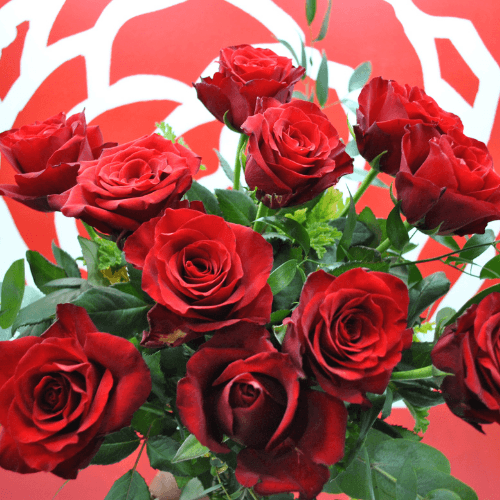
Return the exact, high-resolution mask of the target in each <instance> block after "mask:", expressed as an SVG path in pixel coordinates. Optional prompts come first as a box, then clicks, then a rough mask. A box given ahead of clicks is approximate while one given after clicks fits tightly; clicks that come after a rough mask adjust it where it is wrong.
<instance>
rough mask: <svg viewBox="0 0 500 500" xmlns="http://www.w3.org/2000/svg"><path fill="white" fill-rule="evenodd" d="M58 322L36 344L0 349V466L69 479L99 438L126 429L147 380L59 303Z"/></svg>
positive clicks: (83, 317) (128, 351) (132, 352)
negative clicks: (50, 473) (0, 426)
mask: <svg viewBox="0 0 500 500" xmlns="http://www.w3.org/2000/svg"><path fill="white" fill-rule="evenodd" d="M57 317H58V320H57V321H56V322H55V323H54V324H53V325H52V326H51V327H50V328H49V329H48V330H47V331H46V332H45V333H43V334H42V336H41V337H24V338H19V339H17V340H12V341H4V342H0V364H1V366H2V370H1V371H0V424H1V425H2V431H1V433H0V467H3V468H4V469H7V470H11V471H14V472H20V473H22V474H26V473H30V472H38V471H47V472H52V473H54V474H56V475H58V476H60V477H63V478H65V479H75V478H76V476H77V474H78V469H82V468H84V467H87V465H89V463H90V461H91V460H92V458H93V456H94V455H95V454H96V453H97V451H98V449H99V446H100V445H101V443H102V441H103V439H104V436H105V435H106V434H110V433H112V432H116V431H118V430H119V429H121V428H122V427H126V426H128V425H130V421H131V419H132V415H133V413H134V412H135V411H136V410H138V409H139V407H140V406H141V405H142V404H143V403H144V402H145V401H146V398H147V397H148V396H149V393H150V391H151V376H150V373H149V369H148V367H147V366H146V363H144V361H143V359H142V358H141V355H140V354H139V351H138V350H137V349H136V348H135V347H134V346H133V345H132V344H131V343H130V342H128V341H127V340H125V339H122V338H119V337H115V336H114V335H110V334H109V333H101V332H98V331H97V330H96V327H95V326H94V324H93V323H92V321H91V320H90V318H89V316H88V314H87V312H86V311H85V309H83V308H81V307H77V306H74V305H72V304H61V305H59V306H57Z"/></svg>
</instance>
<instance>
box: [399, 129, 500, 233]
mask: <svg viewBox="0 0 500 500" xmlns="http://www.w3.org/2000/svg"><path fill="white" fill-rule="evenodd" d="M396 190H397V193H398V199H399V200H401V202H402V204H401V210H402V212H403V213H404V215H405V216H406V218H407V219H408V222H410V223H411V224H413V225H416V226H417V227H419V228H420V229H435V228H437V227H438V226H439V225H440V224H441V227H440V230H439V232H438V234H450V233H453V234H457V235H460V236H463V235H465V234H472V233H484V230H485V228H486V224H487V223H488V222H490V221H492V220H497V219H500V175H498V174H497V173H496V172H495V170H494V169H493V160H492V158H491V155H490V154H489V152H488V149H487V148H486V146H485V144H484V143H482V142H480V141H476V140H475V139H471V138H469V137H466V136H465V135H463V134H462V132H460V131H459V130H457V129H454V130H450V131H449V132H448V134H443V135H442V134H439V133H438V132H437V131H436V129H435V128H434V127H433V126H431V125H424V124H418V125H414V126H412V127H409V128H408V129H407V130H406V133H405V135H404V137H403V141H402V158H401V170H400V171H399V172H398V174H397V175H396Z"/></svg>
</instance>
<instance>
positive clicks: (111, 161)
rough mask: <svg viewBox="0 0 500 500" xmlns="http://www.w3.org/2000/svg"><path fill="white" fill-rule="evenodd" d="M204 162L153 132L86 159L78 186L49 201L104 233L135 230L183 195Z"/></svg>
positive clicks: (68, 214) (79, 174)
mask: <svg viewBox="0 0 500 500" xmlns="http://www.w3.org/2000/svg"><path fill="white" fill-rule="evenodd" d="M200 163H201V158H200V157H199V156H197V155H196V154H195V153H193V152H192V151H191V150H189V149H187V148H185V147H184V146H181V145H180V144H177V143H175V144H174V143H172V142H171V141H169V140H167V139H164V138H163V137H161V136H159V135H158V134H151V135H149V136H144V137H141V138H140V139H136V140H135V141H131V142H127V143H126V144H122V145H120V146H116V147H114V148H109V149H106V150H105V151H104V152H103V154H102V156H101V157H100V158H99V159H98V160H96V161H92V162H84V163H82V164H81V166H80V171H79V173H78V177H77V185H76V186H75V187H74V188H73V189H71V191H69V192H68V193H65V194H64V195H61V196H58V197H51V198H50V201H51V203H53V204H56V205H57V206H58V207H61V208H60V210H61V212H62V213H63V214H64V215H65V216H66V217H75V218H77V219H82V220H83V221H84V222H86V223H87V224H90V225H91V226H94V227H95V228H97V229H98V230H99V231H101V232H103V233H108V234H111V233H120V232H121V231H123V230H126V231H135V230H136V229H137V228H138V227H139V226H140V225H141V223H143V222H146V221H148V220H150V219H152V218H153V217H156V216H157V215H158V214H159V213H160V212H161V211H162V210H163V209H164V208H166V207H170V206H173V205H175V204H176V203H177V202H178V201H179V200H180V199H181V198H182V196H183V195H184V193H185V192H186V191H187V190H188V189H189V188H190V187H191V183H192V178H193V175H195V174H196V173H197V172H198V170H199V168H200Z"/></svg>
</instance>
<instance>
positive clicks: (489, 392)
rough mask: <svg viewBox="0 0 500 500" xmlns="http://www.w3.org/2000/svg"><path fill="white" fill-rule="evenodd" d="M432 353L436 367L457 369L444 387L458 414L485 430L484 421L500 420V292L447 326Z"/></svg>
mask: <svg viewBox="0 0 500 500" xmlns="http://www.w3.org/2000/svg"><path fill="white" fill-rule="evenodd" d="M431 356H432V364H433V365H434V366H435V367H436V368H439V369H440V370H442V371H444V372H448V373H454V376H448V377H445V378H444V380H443V383H442V385H441V391H442V393H443V397H444V400H445V402H446V404H447V405H448V407H449V409H450V410H451V411H452V412H453V413H454V414H455V415H457V416H458V417H460V418H461V419H462V420H465V421H466V422H468V423H469V424H471V425H472V426H473V427H475V428H476V429H478V430H479V431H481V432H482V429H481V424H490V423H493V422H497V423H499V424H500V293H498V292H495V293H491V294H489V295H487V296H486V297H485V298H484V299H483V300H481V302H479V304H474V305H472V306H471V307H469V308H468V309H467V311H465V313H464V314H462V316H460V318H458V320H457V321H456V322H455V323H453V324H452V325H449V326H447V327H446V328H445V330H444V333H443V335H441V337H440V339H439V340H438V342H437V344H436V345H435V346H434V349H433V350H432V353H431Z"/></svg>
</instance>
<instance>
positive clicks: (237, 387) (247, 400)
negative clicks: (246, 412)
mask: <svg viewBox="0 0 500 500" xmlns="http://www.w3.org/2000/svg"><path fill="white" fill-rule="evenodd" d="M259 396H260V389H258V388H256V387H254V386H253V385H251V384H246V383H237V384H233V387H232V388H231V394H230V396H229V399H230V405H231V406H232V407H233V408H248V407H250V406H252V405H253V404H254V403H255V401H256V400H257V399H258V397H259Z"/></svg>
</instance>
